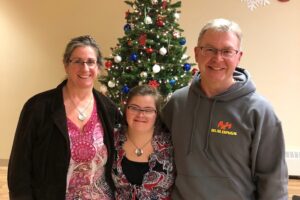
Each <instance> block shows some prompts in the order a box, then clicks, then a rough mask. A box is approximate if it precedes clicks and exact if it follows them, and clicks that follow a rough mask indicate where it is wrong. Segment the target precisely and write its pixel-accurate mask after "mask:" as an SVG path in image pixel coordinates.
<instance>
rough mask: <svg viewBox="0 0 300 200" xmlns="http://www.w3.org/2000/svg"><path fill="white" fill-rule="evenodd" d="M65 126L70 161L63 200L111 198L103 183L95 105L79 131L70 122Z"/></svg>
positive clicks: (99, 126)
mask: <svg viewBox="0 0 300 200" xmlns="http://www.w3.org/2000/svg"><path fill="white" fill-rule="evenodd" d="M67 126H68V132H69V138H70V147H71V160H70V165H69V170H68V175H67V191H66V200H74V199H76V200H77V199H80V200H90V199H101V200H111V199H113V197H112V196H113V195H112V191H111V189H110V188H109V186H108V184H107V182H106V181H105V174H104V166H105V164H106V161H107V149H106V146H105V144H104V141H103V137H104V132H103V127H102V124H101V122H100V120H99V118H98V114H97V108H96V103H94V108H93V111H92V114H91V117H90V119H89V120H88V121H87V123H86V124H85V125H84V127H83V129H82V130H80V129H79V128H78V127H77V126H76V125H75V124H74V123H73V122H72V121H71V120H70V119H67Z"/></svg>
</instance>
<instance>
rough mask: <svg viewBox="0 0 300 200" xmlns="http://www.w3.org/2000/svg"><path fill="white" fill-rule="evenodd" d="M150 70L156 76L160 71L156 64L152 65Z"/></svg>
mask: <svg viewBox="0 0 300 200" xmlns="http://www.w3.org/2000/svg"><path fill="white" fill-rule="evenodd" d="M152 70H153V72H154V73H155V74H156V73H158V72H159V71H160V66H159V65H158V64H155V65H153V67H152Z"/></svg>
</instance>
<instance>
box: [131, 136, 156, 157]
mask: <svg viewBox="0 0 300 200" xmlns="http://www.w3.org/2000/svg"><path fill="white" fill-rule="evenodd" d="M127 138H128V141H129V142H130V143H131V144H133V146H134V147H135V150H134V153H135V155H136V156H138V157H140V156H141V155H143V153H144V151H143V148H144V147H145V146H146V145H147V144H148V143H149V142H150V141H151V140H152V137H151V138H150V139H149V140H148V141H147V142H146V143H144V144H143V145H142V146H141V147H138V146H137V145H135V144H134V143H133V141H132V140H131V139H130V137H129V135H128V134H127Z"/></svg>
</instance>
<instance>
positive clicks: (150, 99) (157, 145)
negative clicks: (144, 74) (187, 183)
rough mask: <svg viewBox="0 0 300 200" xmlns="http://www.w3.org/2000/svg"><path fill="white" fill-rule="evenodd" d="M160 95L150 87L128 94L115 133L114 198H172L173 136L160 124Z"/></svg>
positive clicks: (173, 173)
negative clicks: (120, 120)
mask: <svg viewBox="0 0 300 200" xmlns="http://www.w3.org/2000/svg"><path fill="white" fill-rule="evenodd" d="M160 108H161V96H160V95H159V93H158V91H157V90H156V89H155V88H152V87H150V86H148V85H141V86H136V87H135V88H133V89H131V90H130V92H129V94H128V99H127V104H126V106H125V110H124V120H123V121H124V122H123V126H122V127H121V128H119V129H117V130H116V131H115V147H116V154H115V159H114V163H113V170H112V175H113V180H114V183H115V186H116V190H115V198H116V199H120V200H124V199H126V200H130V199H140V200H142V199H170V192H171V189H172V186H173V183H174V176H175V168H174V163H173V147H172V144H171V139H170V133H168V132H167V131H166V130H164V129H163V127H162V123H161V121H160V116H159V115H160Z"/></svg>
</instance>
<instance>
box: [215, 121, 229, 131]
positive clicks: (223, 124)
mask: <svg viewBox="0 0 300 200" xmlns="http://www.w3.org/2000/svg"><path fill="white" fill-rule="evenodd" d="M218 128H219V129H221V130H226V129H231V128H232V124H231V123H229V122H223V121H219V123H218Z"/></svg>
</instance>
